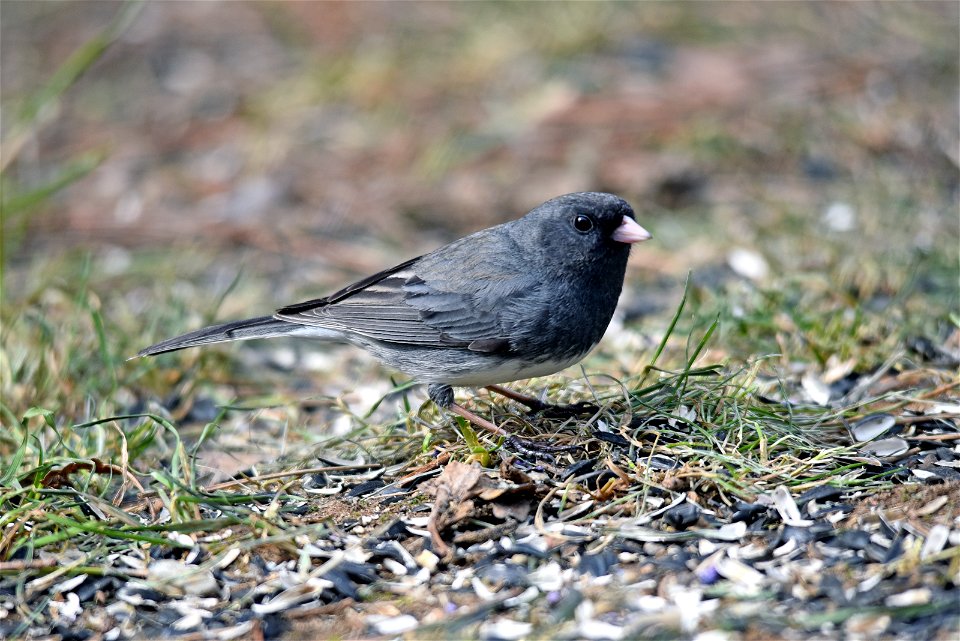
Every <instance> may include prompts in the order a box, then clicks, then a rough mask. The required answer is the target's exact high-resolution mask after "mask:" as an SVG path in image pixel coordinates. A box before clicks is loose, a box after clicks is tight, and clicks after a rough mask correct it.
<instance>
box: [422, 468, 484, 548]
mask: <svg viewBox="0 0 960 641" xmlns="http://www.w3.org/2000/svg"><path fill="white" fill-rule="evenodd" d="M481 474H482V469H481V467H480V466H479V465H476V464H473V465H467V464H466V463H461V462H459V461H451V462H450V463H449V464H448V465H447V466H446V467H445V468H443V472H442V473H441V474H440V476H439V477H438V478H437V479H436V480H435V481H429V482H427V483H424V484H423V490H424V491H425V492H426V493H427V494H430V495H432V496H433V497H434V503H433V510H432V511H431V512H430V521H429V523H428V524H427V530H428V531H429V532H430V536H431V539H432V540H433V546H434V549H435V550H436V551H437V553H438V554H440V555H441V556H446V555H447V554H449V553H450V551H451V550H450V547H449V546H448V545H447V544H446V543H444V541H443V538H442V537H441V536H440V533H441V532H442V531H443V530H445V529H447V528H448V527H450V526H451V525H454V524H455V523H458V522H459V521H462V520H463V519H464V518H466V517H467V516H469V515H470V514H471V513H472V512H473V501H471V500H470V499H472V498H473V497H474V496H477V495H478V494H479V493H480V492H482V491H483V490H484V489H485V488H484V484H483V483H482V482H481Z"/></svg>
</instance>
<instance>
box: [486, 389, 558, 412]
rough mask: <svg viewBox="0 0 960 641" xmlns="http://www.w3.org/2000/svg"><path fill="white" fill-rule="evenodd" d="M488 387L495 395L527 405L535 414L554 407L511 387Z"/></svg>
mask: <svg viewBox="0 0 960 641" xmlns="http://www.w3.org/2000/svg"><path fill="white" fill-rule="evenodd" d="M486 387H487V389H488V390H490V391H491V392H494V393H495V394H499V395H500V396H503V397H506V398H509V399H510V400H511V401H516V402H518V403H520V404H521V405H526V406H527V407H529V408H530V409H531V410H533V411H534V412H539V411H541V410H545V409H546V408H548V407H552V406H551V405H549V404H547V403H544V402H543V401H541V400H539V399H536V398H534V397H532V396H528V395H527V394H521V393H520V392H515V391H513V390H512V389H510V388H509V387H503V386H502V385H487V386H486Z"/></svg>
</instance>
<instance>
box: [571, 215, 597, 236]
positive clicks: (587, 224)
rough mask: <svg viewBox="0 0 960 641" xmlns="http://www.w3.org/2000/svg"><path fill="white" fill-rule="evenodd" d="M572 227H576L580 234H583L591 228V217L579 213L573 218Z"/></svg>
mask: <svg viewBox="0 0 960 641" xmlns="http://www.w3.org/2000/svg"><path fill="white" fill-rule="evenodd" d="M573 228H574V229H576V230H577V231H578V232H580V233H581V234H585V233H587V232H588V231H590V230H591V229H593V218H590V216H584V215H583V214H580V215H579V216H577V217H576V218H574V219H573Z"/></svg>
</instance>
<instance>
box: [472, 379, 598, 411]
mask: <svg viewBox="0 0 960 641" xmlns="http://www.w3.org/2000/svg"><path fill="white" fill-rule="evenodd" d="M486 387H487V389H488V390H490V391H491V392H494V393H496V394H499V395H500V396H504V397H506V398H509V399H510V400H512V401H516V402H517V403H520V404H521V405H526V406H527V407H528V408H530V411H531V412H542V413H543V414H544V415H546V416H548V417H564V416H570V415H573V414H588V413H593V412H596V411H597V410H598V409H599V408H598V407H597V406H596V405H594V404H593V403H585V402H581V403H574V404H572V405H554V404H552V403H544V402H543V401H541V400H539V399H536V398H534V397H532V396H528V395H527V394H521V393H520V392H515V391H514V390H512V389H509V388H507V387H503V386H501V385H487V386H486Z"/></svg>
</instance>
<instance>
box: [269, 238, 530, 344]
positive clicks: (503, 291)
mask: <svg viewBox="0 0 960 641" xmlns="http://www.w3.org/2000/svg"><path fill="white" fill-rule="evenodd" d="M494 230H496V228H493V229H490V230H484V231H483V232H478V233H477V234H474V235H473V236H468V237H466V238H464V239H461V240H460V241H458V242H455V243H453V244H451V245H448V246H446V247H444V248H443V249H442V250H441V251H443V255H438V252H434V253H431V254H426V255H424V256H420V257H418V258H414V259H412V260H408V261H406V262H404V263H401V264H400V265H397V266H396V267H393V268H391V269H387V270H385V271H382V272H380V273H378V274H374V275H373V276H370V277H368V278H365V279H363V280H360V281H357V282H356V283H353V284H351V285H348V286H347V287H344V288H343V289H341V290H340V291H338V292H336V293H334V294H331V295H330V296H327V297H325V298H318V299H314V300H310V301H306V302H303V303H298V304H296V305H290V306H287V307H284V308H281V309H279V310H277V312H276V314H275V318H278V319H281V320H285V321H289V322H293V323H298V324H301V325H315V326H320V327H327V328H335V329H338V330H343V331H346V332H352V333H355V334H358V335H360V336H364V337H367V338H370V339H373V340H378V341H386V342H390V343H397V344H405V345H415V346H428V347H462V348H466V349H470V350H472V351H478V352H506V351H509V349H510V341H509V338H508V337H509V336H510V327H509V321H508V320H507V315H505V313H504V312H505V310H506V309H507V308H508V307H509V306H511V305H513V304H515V303H517V302H518V301H519V300H520V299H522V298H524V297H525V296H528V295H530V293H531V291H534V290H536V289H538V288H539V283H538V282H535V281H531V279H530V278H529V276H528V274H527V273H526V271H525V270H521V271H520V273H518V270H516V269H513V270H511V269H509V266H508V265H507V266H505V265H503V264H501V263H500V262H498V258H497V254H498V252H484V247H485V246H490V247H496V246H497V241H496V237H495V235H492V234H491V233H490V232H493V231H494ZM500 249H502V247H500ZM491 254H492V255H491ZM484 256H486V257H487V258H483V257H484ZM464 292H468V293H464ZM470 292H476V293H470ZM491 292H492V293H494V294H495V295H490V293H491Z"/></svg>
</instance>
